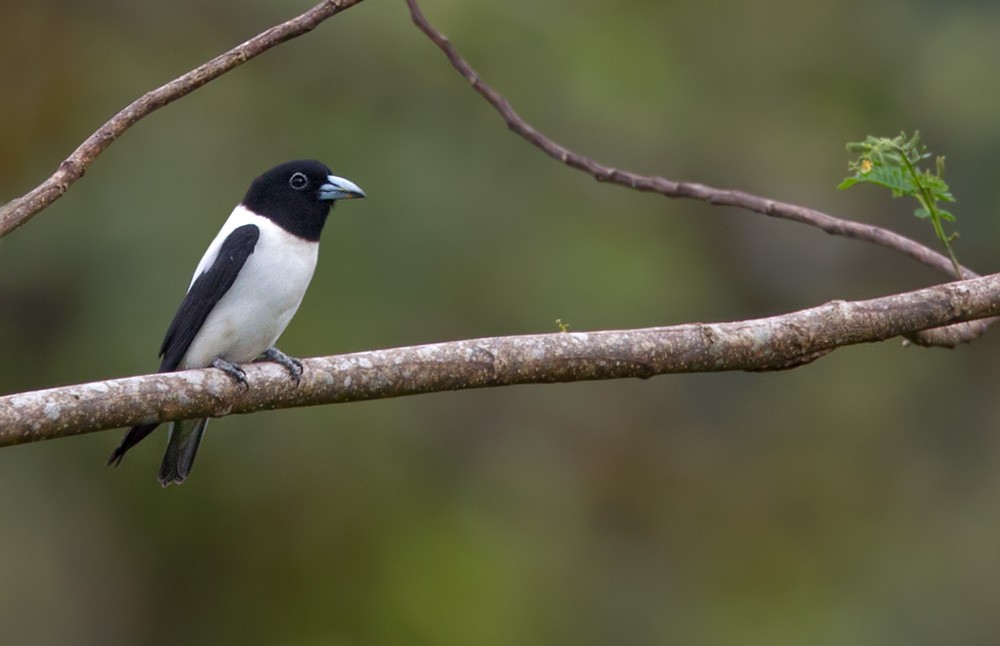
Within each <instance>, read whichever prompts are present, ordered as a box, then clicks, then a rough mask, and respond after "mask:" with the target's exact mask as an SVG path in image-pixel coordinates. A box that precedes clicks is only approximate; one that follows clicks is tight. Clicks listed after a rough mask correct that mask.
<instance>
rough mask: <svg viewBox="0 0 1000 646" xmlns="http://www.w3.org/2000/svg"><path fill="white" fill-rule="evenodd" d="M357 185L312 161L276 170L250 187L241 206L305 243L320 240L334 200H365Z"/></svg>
mask: <svg viewBox="0 0 1000 646" xmlns="http://www.w3.org/2000/svg"><path fill="white" fill-rule="evenodd" d="M364 196H365V193H364V191H362V190H361V189H360V188H358V186H357V185H356V184H354V183H353V182H351V181H350V180H346V179H344V178H343V177H337V176H336V175H333V174H331V173H330V169H329V168H327V167H326V166H324V165H323V164H321V163H319V162H318V161H314V160H311V159H300V160H296V161H290V162H286V163H284V164H280V165H278V166H275V167H274V168H272V169H271V170H269V171H267V172H266V173H264V174H263V175H261V176H260V177H258V178H257V179H255V180H254V181H253V183H252V184H251V185H250V190H248V191H247V194H246V196H244V198H243V202H242V204H243V206H245V207H246V208H248V209H250V210H251V211H253V212H254V213H256V214H257V215H261V216H264V217H266V218H269V219H270V220H271V221H273V222H274V223H275V224H277V225H279V226H280V227H281V228H282V229H284V230H286V231H288V232H289V233H293V234H295V235H297V236H299V237H300V238H304V239H306V240H319V236H320V233H321V232H322V231H323V224H325V223H326V216H327V215H328V214H329V213H330V207H331V206H332V205H333V203H334V201H336V200H346V199H352V198H358V197H364Z"/></svg>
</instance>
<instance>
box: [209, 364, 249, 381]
mask: <svg viewBox="0 0 1000 646" xmlns="http://www.w3.org/2000/svg"><path fill="white" fill-rule="evenodd" d="M212 367H213V368H218V369H219V370H221V371H222V372H224V373H226V374H227V375H229V376H230V377H232V378H233V379H235V380H236V382H237V383H239V384H240V385H242V386H243V388H250V385H249V384H248V383H247V373H246V372H245V371H244V370H243V368H240V367H239V366H238V365H236V364H235V363H230V362H228V361H226V360H225V359H222V358H221V357H220V358H217V359H216V360H215V361H213V362H212Z"/></svg>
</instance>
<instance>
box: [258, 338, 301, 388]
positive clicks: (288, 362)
mask: <svg viewBox="0 0 1000 646" xmlns="http://www.w3.org/2000/svg"><path fill="white" fill-rule="evenodd" d="M264 361H273V362H274V363H279V364H281V365H282V366H284V367H285V370H287V371H288V374H290V375H291V376H292V379H294V380H295V385H296V386H297V385H299V381H300V380H301V379H302V362H301V361H299V360H298V359H296V358H295V357H290V356H288V355H287V354H285V353H284V352H282V351H281V350H279V349H278V348H274V347H271V348H268V349H267V350H265V351H264Z"/></svg>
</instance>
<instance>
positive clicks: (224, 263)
mask: <svg viewBox="0 0 1000 646" xmlns="http://www.w3.org/2000/svg"><path fill="white" fill-rule="evenodd" d="M258 238H260V229H258V228H257V227H256V226H255V225H253V224H244V225H243V226H241V227H239V228H237V229H234V230H233V232H232V233H230V234H229V237H227V238H226V239H225V241H224V242H223V243H222V246H221V247H220V248H219V255H218V256H216V258H215V262H213V263H212V266H211V267H209V268H208V269H206V270H205V271H204V272H202V274H201V276H198V278H197V279H195V281H194V284H192V285H191V289H189V290H188V293H187V295H186V296H184V300H183V301H182V302H181V306H180V307H179V308H177V313H176V314H174V320H173V321H171V322H170V327H169V328H167V334H166V336H164V337H163V345H161V346H160V356H161V357H163V361H162V362H161V363H160V372H171V371H173V370H176V369H177V366H178V365H179V364H180V362H181V358H182V357H183V356H184V353H185V352H187V351H188V348H189V347H191V342H192V341H194V337H195V335H196V334H198V330H200V329H201V326H202V325H203V324H204V323H205V319H207V318H208V315H209V314H210V313H211V312H212V308H214V307H215V304H216V303H218V302H219V299H220V298H222V297H223V296H224V295H225V293H226V292H227V291H229V288H230V287H232V286H233V283H234V282H235V281H236V277H237V276H238V275H239V273H240V270H241V269H242V268H243V265H244V264H246V261H247V258H249V257H250V254H252V253H253V250H254V246H255V245H256V244H257V239H258Z"/></svg>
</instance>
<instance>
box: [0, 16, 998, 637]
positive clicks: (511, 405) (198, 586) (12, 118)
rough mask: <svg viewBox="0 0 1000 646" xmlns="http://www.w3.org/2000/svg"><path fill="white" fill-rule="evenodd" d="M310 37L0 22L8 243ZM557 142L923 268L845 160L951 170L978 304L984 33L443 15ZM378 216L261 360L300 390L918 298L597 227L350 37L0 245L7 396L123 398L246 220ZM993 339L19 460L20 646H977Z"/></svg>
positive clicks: (747, 241) (839, 20)
mask: <svg viewBox="0 0 1000 646" xmlns="http://www.w3.org/2000/svg"><path fill="white" fill-rule="evenodd" d="M308 6H309V2H308V1H304V2H303V1H299V2H292V1H291V0H281V1H273V0H272V1H265V0H252V1H247V2H241V3H222V2H211V1H207V2H206V1H204V0H199V1H197V2H196V1H194V0H180V1H178V2H172V3H137V2H131V1H126V0H91V1H90V2H86V3H76V2H66V1H56V0H35V1H32V2H26V1H25V2H22V1H14V2H6V3H3V4H0V97H2V98H0V201H5V200H7V199H10V198H13V197H15V196H17V195H20V194H22V193H23V192H25V191H27V190H28V189H30V188H31V187H32V186H34V185H35V184H36V183H37V182H39V181H40V180H42V179H43V178H44V177H46V176H47V175H48V174H49V173H50V172H52V171H53V170H54V169H55V167H56V166H57V165H58V163H59V161H60V160H62V159H63V158H64V157H65V156H66V155H68V154H69V153H70V151H71V150H72V149H73V148H74V147H75V146H76V145H77V144H78V143H79V142H80V141H82V140H83V139H84V138H85V137H86V136H87V135H88V134H89V133H90V132H92V131H93V130H94V129H95V128H96V127H97V126H99V125H100V124H101V123H102V122H103V121H104V120H105V119H107V118H108V117H110V116H111V115H112V114H113V113H114V112H115V111H117V110H118V109H119V108H121V107H122V106H123V105H125V104H127V103H128V102H129V101H131V100H132V99H134V98H135V97H137V96H138V95H140V94H141V93H142V92H144V91H146V90H147V89H150V88H152V87H154V86H157V85H159V84H161V83H164V82H166V81H168V80H170V79H172V78H174V77H175V76H177V75H179V74H181V73H183V72H185V71H187V70H188V69H190V68H192V67H194V66H195V65H197V64H199V63H201V62H202V61H204V60H206V59H207V58H209V57H211V56H213V55H215V54H217V53H219V52H221V51H223V50H225V49H228V48H229V47H231V46H233V45H235V44H236V43H239V42H241V41H243V40H245V39H247V38H249V37H250V36H252V35H253V34H255V33H257V32H258V31H260V30H262V29H264V28H266V27H268V26H270V25H271V24H274V23H276V22H278V21H280V20H283V19H285V18H288V17H291V16H292V15H295V14H297V13H299V12H300V11H303V10H305V9H306V8H308ZM424 10H425V12H426V13H427V15H428V17H429V18H430V20H431V21H432V22H434V23H435V24H436V25H437V26H438V27H439V28H440V29H442V30H443V31H444V32H445V33H447V34H448V35H449V36H450V37H451V38H452V40H453V42H454V43H455V44H456V45H457V47H458V48H459V49H460V51H462V52H463V54H465V55H466V56H467V57H468V58H469V59H470V61H471V62H472V63H473V65H474V66H476V68H477V69H478V71H479V72H480V73H481V74H482V75H483V76H484V78H486V79H487V80H488V81H489V82H490V83H492V84H493V85H494V86H495V87H496V88H497V89H498V90H500V91H501V92H503V93H504V94H505V95H506V96H507V97H508V98H509V99H510V101H511V102H512V103H513V105H514V106H515V108H516V109H517V110H518V111H519V112H520V113H521V114H522V115H523V116H524V117H525V118H527V119H528V120H529V121H530V122H532V123H533V124H534V125H535V126H537V127H538V128H539V129H541V130H543V131H544V132H546V133H548V134H549V135H551V136H552V137H553V138H555V139H556V140H557V141H559V142H561V143H563V144H565V145H567V146H569V147H571V148H573V149H574V150H577V151H579V152H581V153H584V154H587V155H591V156H593V157H595V158H596V159H598V160H600V161H602V162H604V163H606V164H609V165H613V166H617V167H621V168H627V169H630V170H633V171H636V172H642V173H655V174H662V175H664V176H666V177H669V178H672V179H685V180H691V181H699V182H704V183H708V184H712V185H716V186H722V187H735V188H740V189H744V190H748V191H751V192H756V193H759V194H763V195H766V196H768V197H771V198H774V199H780V200H786V201H792V202H797V203H802V204H806V205H809V206H813V207H816V208H819V209H823V210H826V211H829V212H831V213H834V214H837V215H840V216H843V217H848V218H853V219H857V220H862V221H866V222H871V223H875V224H878V225H881V226H886V227H890V228H892V229H895V230H897V231H900V232H901V233H904V234H906V235H909V236H911V237H915V238H917V239H919V240H922V241H924V242H926V243H928V244H930V245H932V246H933V245H935V242H934V239H933V236H932V232H931V229H930V227H929V226H928V225H927V224H926V223H924V222H919V221H917V220H916V219H915V218H913V217H912V216H911V215H910V213H911V212H912V209H913V205H911V204H907V203H902V202H892V201H891V200H889V199H888V196H887V195H884V194H883V193H881V192H880V191H877V190H876V189H874V188H872V187H862V188H858V189H854V190H852V191H850V192H846V193H845V192H838V191H836V190H835V189H834V187H835V186H836V184H837V183H838V182H839V181H840V179H841V178H842V177H843V176H844V175H845V174H846V163H847V154H846V153H845V152H844V149H843V145H844V143H845V142H847V141H852V140H858V139H861V138H863V137H864V135H866V134H869V133H871V134H879V135H894V134H896V133H898V131H899V130H901V129H907V130H913V129H915V128H919V129H920V130H921V131H922V132H923V134H924V139H925V141H926V142H927V143H928V145H930V146H931V148H932V150H934V151H935V152H937V153H941V154H945V155H947V156H948V160H949V166H948V175H947V179H948V180H949V182H950V183H951V185H952V188H953V190H954V192H955V193H956V195H957V196H958V198H959V202H958V204H956V205H955V208H954V209H953V210H954V212H955V213H956V214H957V215H958V217H959V222H958V223H957V226H958V228H959V230H960V231H961V234H962V237H961V239H960V240H959V241H958V243H957V253H958V255H959V258H960V259H961V260H962V261H963V262H964V263H966V264H967V265H968V266H970V267H973V268H975V269H977V270H978V271H980V272H989V271H994V270H995V269H996V262H995V261H996V257H997V255H996V240H997V239H998V236H1000V224H998V219H997V218H996V212H997V209H998V206H1000V184H998V182H997V175H998V171H1000V164H998V162H997V160H998V159H1000V118H998V115H1000V84H998V83H997V81H996V78H997V67H998V64H1000V63H998V61H1000V39H998V38H997V34H998V33H1000V7H998V6H997V4H996V3H995V2H950V3H947V4H945V3H939V2H917V1H906V0H868V1H866V2H860V1H857V0H855V1H850V2H837V3H832V2H825V3H819V2H801V1H800V0H775V1H768V2H758V3H750V2H733V1H711V0H710V1H707V2H706V1H704V0H700V1H695V0H683V1H678V2H669V3H668V2H661V3H656V2H649V1H648V0H631V1H622V0H619V1H618V2H613V3H612V2H598V1H596V0H572V1H570V0H551V1H549V2H537V1H536V2H532V1H529V0H512V1H511V2H503V3H496V2H459V1H458V0H425V2H424ZM297 157H315V158H318V159H321V160H323V161H325V162H326V163H328V164H329V165H330V166H331V167H332V168H333V169H334V170H335V172H337V173H338V174H341V175H344V176H345V177H348V178H350V179H352V180H354V181H356V182H357V183H358V184H359V185H361V186H362V187H363V188H364V189H365V190H366V191H367V192H368V195H369V199H368V200H366V201H364V202H357V203H350V204H344V205H341V206H340V207H339V208H338V209H337V210H336V211H335V212H334V215H333V218H332V220H331V222H330V224H329V225H328V227H327V230H326V233H325V240H324V243H323V251H322V253H321V257H320V263H319V267H318V269H317V272H316V276H315V278H314V280H313V284H312V288H311V290H310V292H309V294H308V296H307V297H306V300H305V302H304V303H303V306H302V308H301V310H300V311H299V313H298V316H297V317H296V319H295V320H294V321H293V323H292V324H291V326H290V327H289V329H288V331H287V332H286V334H285V335H284V337H283V339H282V341H281V344H280V345H281V347H282V348H283V349H284V350H285V351H286V352H289V353H291V354H294V355H298V356H311V355H322V354H333V353H341V352H351V351H358V350H364V349H374V348H384V347H392V346H398V345H408V344H415V343H424V342H433V341H443V340H449V339H461V338H470V337H478V336H493V335H503V334H522V333H537V332H552V331H555V330H556V329H557V328H556V325H555V323H554V320H555V319H556V318H561V319H562V320H563V321H565V322H567V323H568V324H569V325H570V329H572V330H576V331H582V330H593V329H602V328H604V329H607V328H628V327H642V326H651V325H664V324H672V323H682V322H691V321H718V320H735V319H743V318H749V317H756V316H761V315H766V314H772V313H780V312H785V311H791V310H795V309H800V308H804V307H808V306H812V305H816V304H819V303H822V302H824V301H827V300H830V299H835V298H845V299H855V298H867V297H874V296H878V295H882V294H888V293H892V292H896V291H902V290H907V289H911V288H917V287H921V286H924V285H928V284H931V283H934V282H939V281H941V280H942V278H943V277H942V276H940V275H938V274H936V273H934V272H932V271H931V270H929V269H926V268H924V267H921V266H917V265H916V264H915V263H913V262H911V261H909V260H907V259H905V258H903V257H902V256H899V255H897V254H895V253H893V252H890V251H887V250H884V249H881V248H876V247H873V246H870V245H865V244H861V243H858V242H854V241H849V240H845V239H839V238H831V237H829V236H826V235H824V234H822V233H819V232H817V231H815V230H812V229H810V228H807V227H804V226H800V225H796V224H792V223H788V222H779V221H772V220H769V219H768V218H764V217H761V216H758V215H753V214H749V213H745V212H741V211H737V210H731V209H719V208H712V207H709V206H707V205H704V204H700V203H693V202H686V201H670V200H666V199H664V198H662V197H658V196H653V195H648V194H639V193H634V192H630V191H628V190H625V189H622V188H618V187H612V186H606V185H601V184H598V183H596V182H594V181H593V180H592V179H590V178H588V177H587V176H585V175H583V174H581V173H579V172H576V171H573V170H570V169H568V168H566V167H564V166H561V165H560V164H558V163H556V162H553V161H552V160H550V159H548V158H547V157H545V156H544V155H543V154H541V153H540V152H539V151H537V150H535V149H533V148H532V147H530V146H529V145H528V144H526V143H525V142H523V141H521V140H520V139H518V138H517V137H515V136H513V135H511V134H510V133H508V132H507V131H506V129H505V128H504V126H503V124H502V122H501V121H500V119H499V118H498V117H497V115H496V114H495V113H493V112H492V110H491V109H490V108H488V106H486V105H485V104H484V103H483V102H482V101H481V100H480V99H479V97H477V96H476V95H475V94H474V93H473V92H472V91H471V90H470V89H469V87H468V85H467V83H466V82H465V81H463V80H461V79H460V78H459V77H458V76H457V75H456V74H455V72H454V71H453V70H452V69H451V68H450V67H449V66H448V65H447V63H446V61H445V60H444V58H443V57H442V56H441V54H440V53H439V52H438V51H437V50H436V49H435V48H434V47H433V46H432V45H431V44H430V43H429V42H428V41H427V40H426V39H425V38H424V37H423V36H422V35H421V34H419V33H418V32H417V31H416V30H415V29H414V28H413V27H412V26H411V25H410V22H409V18H408V14H407V12H406V8H405V6H404V4H403V2H401V0H396V1H394V2H390V1H387V0H367V1H366V2H364V3H362V4H361V5H359V6H357V7H355V8H353V9H351V10H350V11H348V12H346V13H344V14H341V15H340V16H338V17H336V18H334V19H333V20H331V21H329V22H327V23H325V24H323V25H322V26H320V27H319V28H318V29H317V30H316V31H315V32H313V33H311V34H309V35H307V36H305V37H303V38H300V39H298V40H295V41H293V42H290V43H288V44H285V45H283V46H281V47H279V48H277V49H275V50H273V51H271V52H269V53H267V54H265V55H264V56H262V57H260V58H258V59H255V60H253V61H251V62H250V63H248V64H246V65H245V66H243V67H241V68H239V69H238V70H237V71H235V72H234V73H231V74H229V75H227V76H224V77H223V78H221V79H220V80H218V81H216V82H214V83H211V84H210V85H208V86H206V87H204V88H202V89H201V90H199V91H197V92H196V93H194V94H193V95H190V96H189V97H187V98H185V99H183V100H181V101H180V102H178V103H175V104H173V105H170V106H169V107H167V108H164V109H163V110H161V111H159V112H157V113H155V114H154V115H152V116H151V117H149V118H148V119H146V120H144V121H142V122H141V123H140V124H138V125H137V126H136V127H135V128H133V129H132V130H131V131H130V132H128V133H127V134H126V135H125V136H124V137H122V138H121V139H120V140H119V141H118V142H117V143H115V144H114V145H113V146H112V147H111V148H110V149H109V150H108V151H107V152H106V153H105V154H104V155H103V156H102V157H100V158H99V159H98V160H97V162H96V163H95V164H94V165H93V166H92V167H91V169H90V170H89V171H88V172H87V175H86V177H84V178H83V179H82V180H81V181H80V182H79V183H77V184H76V185H75V186H74V187H73V188H72V190H71V191H70V192H69V193H68V194H67V195H66V196H64V197H63V198H62V199H61V200H59V201H58V202H56V203H55V204H54V205H53V206H52V207H51V208H49V209H48V210H47V211H45V212H44V213H42V214H41V215H39V216H38V217H37V218H36V219H34V220H33V221H32V222H30V223H29V224H28V225H27V226H25V227H23V228H22V229H20V230H18V231H17V232H15V233H14V234H13V235H11V236H9V237H7V238H5V239H3V240H2V241H0V348H2V352H0V392H17V391H24V390H30V389H34V388H41V387H47V386H54V385H58V384H69V383H75V382H84V381H90V380H97V379H105V378H111V377H118V376H125V375H131V374H138V373H143V372H148V371H150V370H153V369H154V368H155V367H156V365H157V358H156V350H157V348H158V347H159V343H160V340H161V338H162V334H163V331H164V329H165V327H166V325H167V323H168V322H169V320H170V317H171V316H172V314H173V312H174V308H175V307H176V306H177V304H178V302H179V300H180V298H181V296H182V295H183V291H184V289H185V287H186V285H187V282H188V280H189V278H190V274H191V271H192V270H193V268H194V266H195V265H196V263H197V261H198V259H199V258H200V256H201V253H202V252H203V250H204V248H205V246H206V245H207V244H208V242H209V241H210V240H211V238H212V237H213V236H214V235H215V232H216V231H217V230H218V227H219V226H220V225H221V223H222V221H223V220H224V219H225V217H226V215H227V214H228V212H229V211H230V209H231V208H232V207H233V205H234V204H235V203H236V202H237V201H238V200H239V198H240V197H241V196H242V194H243V192H244V191H245V189H246V186H247V184H248V183H249V181H250V179H252V178H253V177H254V176H256V175H257V174H259V173H260V172H262V171H263V170H265V169H267V168H268V167H270V166H272V165H273V164H276V163H278V162H281V161H285V160H287V159H291V158H297ZM998 345H1000V344H998V335H997V333H996V331H995V330H994V331H993V332H992V333H991V334H990V335H988V336H987V337H986V338H984V339H982V340H981V341H979V342H977V343H976V344H974V345H972V346H969V347H963V348H960V349H957V350H954V351H945V350H924V349H917V348H903V347H901V345H900V343H898V342H895V341H894V342H889V343H884V344H881V345H873V346H864V347H855V348H849V349H844V350H841V351H838V352H836V353H834V354H833V355H831V356H829V357H827V358H824V359H822V360H821V361H819V362H817V363H815V364H812V365H809V366H806V367H804V368H801V369H797V370H792V371H788V372H782V373H776V374H742V373H740V374H718V375H693V376H692V375H688V376H667V377H659V378H656V379H652V380H649V381H645V382H643V381H618V382H606V383H587V384H569V385H552V386H523V387H517V388H505V389H494V390H487V391H479V392H464V393H449V394H438V395H430V396H421V397H411V398H404V399H399V400H392V401H380V402H368V403H359V404H351V405H339V406H326V407H318V408H312V409H298V410H289V411H281V412H274V413H262V414H256V415H251V416H235V417H230V418H226V419H222V420H216V421H214V422H213V423H212V425H211V431H210V433H209V434H208V436H207V439H206V441H205V442H204V444H203V445H202V449H201V453H200V456H199V459H198V464H197V466H196V468H195V470H194V474H193V477H192V478H191V480H190V481H189V482H188V483H186V484H185V485H184V486H182V487H172V488H170V489H167V490H161V489H160V487H159V486H158V485H157V483H156V480H155V474H156V470H157V466H158V464H159V461H160V458H161V454H162V447H163V445H164V442H165V439H164V436H165V433H164V432H163V431H162V430H161V431H159V432H158V433H157V434H156V435H154V436H153V437H152V438H151V439H150V440H148V441H147V442H146V443H144V444H143V445H141V446H140V447H139V448H138V449H136V450H135V451H133V452H132V453H130V454H129V456H128V459H126V460H125V462H124V463H123V465H122V466H121V468H119V469H115V470H112V469H107V468H105V467H104V461H105V460H106V458H107V455H108V454H109V452H110V451H111V449H112V448H113V447H114V446H115V445H116V444H117V443H118V441H119V438H120V432H119V431H112V432H106V433H97V434H92V435H88V436H83V437H78V438H73V439H65V440H59V441H55V442H43V443H38V444H33V445H29V446H19V447H12V448H5V449H2V450H0V491H2V492H3V495H2V499H0V641H2V642H3V643H6V644H178V643H191V644H194V643H212V644H345V645H346V644H446V645H451V644H456V645H457V644H463V645H464V644H486V645H490V644H497V645H499V644H580V643H590V644H668V643H677V644H858V643H864V644H908V645H912V644H941V643H961V644H992V643H996V642H997V640H998V639H1000V619H998V617H1000V613H998V610H1000V583H998V581H1000V521H998V516H1000V475H998V474H1000V470H998V469H997V465H998V464H1000V439H998V437H1000V436H998V434H997V429H998V425H1000V398H998V397H997V396H996V388H997V383H998V377H1000V368H998V367H997V366H998V363H1000V362H998V361H997V356H998V349H1000V348H998Z"/></svg>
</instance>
